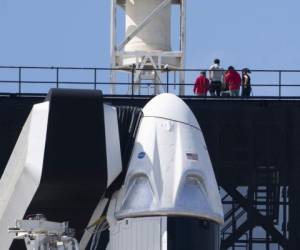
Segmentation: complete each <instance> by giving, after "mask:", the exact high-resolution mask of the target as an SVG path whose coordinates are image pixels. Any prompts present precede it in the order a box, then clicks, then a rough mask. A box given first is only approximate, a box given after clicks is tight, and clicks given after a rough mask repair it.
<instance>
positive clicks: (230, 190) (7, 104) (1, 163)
mask: <svg viewBox="0 0 300 250" xmlns="http://www.w3.org/2000/svg"><path fill="white" fill-rule="evenodd" d="M104 99H105V101H107V102H110V103H113V104H114V105H116V106H119V107H120V108H121V107H122V106H123V107H124V108H125V107H128V106H131V107H133V106H134V107H142V106H143V105H144V104H145V103H146V102H147V101H148V100H149V97H143V98H141V97H137V98H132V97H125V96H124V97H109V96H107V97H104ZM42 100H43V98H40V97H25V96H23V97H14V96H11V97H8V96H6V97H1V98H0V103H1V105H0V115H1V117H5V119H2V120H1V123H0V138H1V140H0V148H1V154H0V170H1V174H2V171H3V170H4V169H3V168H4V167H5V165H6V162H7V160H8V158H9V155H10V153H11V150H12V148H13V146H14V143H15V142H16V139H17V137H18V133H19V131H20V129H21V127H22V125H23V123H24V121H25V119H26V117H27V115H28V113H29V111H30V109H31V107H32V105H33V104H35V103H38V102H41V101H42ZM185 102H186V103H187V104H188V105H189V106H190V108H191V109H192V111H193V112H194V114H195V116H196V117H197V119H198V120H199V123H200V125H201V127H202V129H203V133H204V136H205V138H206V143H207V147H208V150H209V152H210V157H211V159H212V163H213V166H214V170H215V173H216V178H217V181H218V183H219V186H220V190H221V195H222V202H223V206H224V208H225V218H224V219H225V224H224V226H223V227H222V228H221V230H222V244H221V249H236V250H237V249H254V250H255V249H256V248H257V247H261V248H263V249H271V250H272V249H291V250H294V249H298V248H299V244H300V237H299V234H298V224H299V221H300V218H299V210H300V202H299V198H298V196H299V192H300V184H299V176H300V166H299V162H300V160H299V156H300V154H299V150H300V144H299V139H298V138H299V137H300V132H299V129H298V127H299V123H300V120H299V117H300V110H299V107H300V103H299V100H280V101H278V100H267V99H265V100H242V99H239V100H238V99H234V100H230V99H224V100H222V99H219V100H215V99H211V100H205V99H198V98H193V97H186V98H185ZM121 109H122V108H121ZM121 109H120V110H119V112H123V111H121ZM125 110H127V111H126V112H125V113H124V114H123V115H122V117H123V118H122V119H123V120H122V121H120V122H121V123H122V122H125V123H126V122H127V123H130V117H131V114H133V113H131V111H130V110H129V109H127V108H125V109H124V111H125ZM216 111H218V112H217V113H216ZM125 114H126V115H125ZM125 123H124V124H125ZM125 130H126V129H124V131H125ZM124 131H123V132H124ZM123 132H121V133H123ZM124 136H125V137H124ZM123 137H124V138H129V137H128V135H126V134H123ZM183 237H185V236H183Z"/></svg>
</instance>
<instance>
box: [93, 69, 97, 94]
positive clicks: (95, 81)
mask: <svg viewBox="0 0 300 250" xmlns="http://www.w3.org/2000/svg"><path fill="white" fill-rule="evenodd" d="M96 89H97V69H96V68H95V69H94V90H96Z"/></svg>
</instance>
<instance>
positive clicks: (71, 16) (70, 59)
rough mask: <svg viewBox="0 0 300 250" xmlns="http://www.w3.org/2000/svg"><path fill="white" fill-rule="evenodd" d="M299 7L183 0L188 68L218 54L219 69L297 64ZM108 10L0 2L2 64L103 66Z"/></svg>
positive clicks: (291, 2) (79, 2) (104, 3)
mask: <svg viewBox="0 0 300 250" xmlns="http://www.w3.org/2000/svg"><path fill="white" fill-rule="evenodd" d="M299 9H300V2H299V1H297V0H286V1H282V0H281V1H280V0H274V1H258V0H253V1H238V0H226V1H199V0H187V49H186V53H187V62H186V67H187V68H207V67H208V66H209V65H210V64H211V62H212V60H213V59H214V58H216V57H218V58H220V59H221V62H222V64H223V66H224V67H228V66H229V65H233V66H235V67H236V68H242V67H245V66H246V67H249V68H251V69H300V66H299V65H300V53H299V52H298V51H299V46H300V33H299V32H298V30H299V28H298V25H299V23H300V15H299V14H298V12H299ZM109 14H110V1H109V0H51V1H50V0H43V1H41V0H26V1H24V0H0V30H1V37H0V65H17V66H18V65H25V66H76V67H109ZM173 21H174V22H173V23H174V26H176V23H177V22H176V18H173ZM121 29H122V25H120V31H119V39H121V37H122V34H123V32H121ZM176 29H177V27H173V30H176ZM176 37H177V33H176V32H174V33H173V38H174V39H175V38H176ZM298 76H299V77H300V74H299V75H297V76H296V75H295V74H293V76H284V77H283V78H286V79H290V81H292V82H293V83H298V82H297V79H298ZM194 77H195V74H190V75H188V76H187V81H193V79H194ZM259 77H260V76H256V75H253V78H254V79H255V78H257V79H260V78H259ZM276 77H277V75H276V76H274V74H269V75H268V76H267V75H264V77H263V80H262V81H267V83H274V82H273V81H277V78H276ZM271 81H272V82H271ZM275 83H276V82H275Z"/></svg>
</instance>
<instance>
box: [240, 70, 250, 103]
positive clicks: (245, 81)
mask: <svg viewBox="0 0 300 250" xmlns="http://www.w3.org/2000/svg"><path fill="white" fill-rule="evenodd" d="M249 74H251V71H250V70H249V69H248V68H244V69H242V97H249V96H250V93H251V78H250V75H249Z"/></svg>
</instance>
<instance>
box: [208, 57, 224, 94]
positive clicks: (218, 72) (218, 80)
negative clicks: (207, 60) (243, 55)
mask: <svg viewBox="0 0 300 250" xmlns="http://www.w3.org/2000/svg"><path fill="white" fill-rule="evenodd" d="M223 78H224V69H223V68H222V67H220V60H219V59H215V60H214V64H213V65H211V66H210V67H209V75H208V79H209V81H210V85H209V93H210V95H211V96H220V93H221V90H222V82H223Z"/></svg>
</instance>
